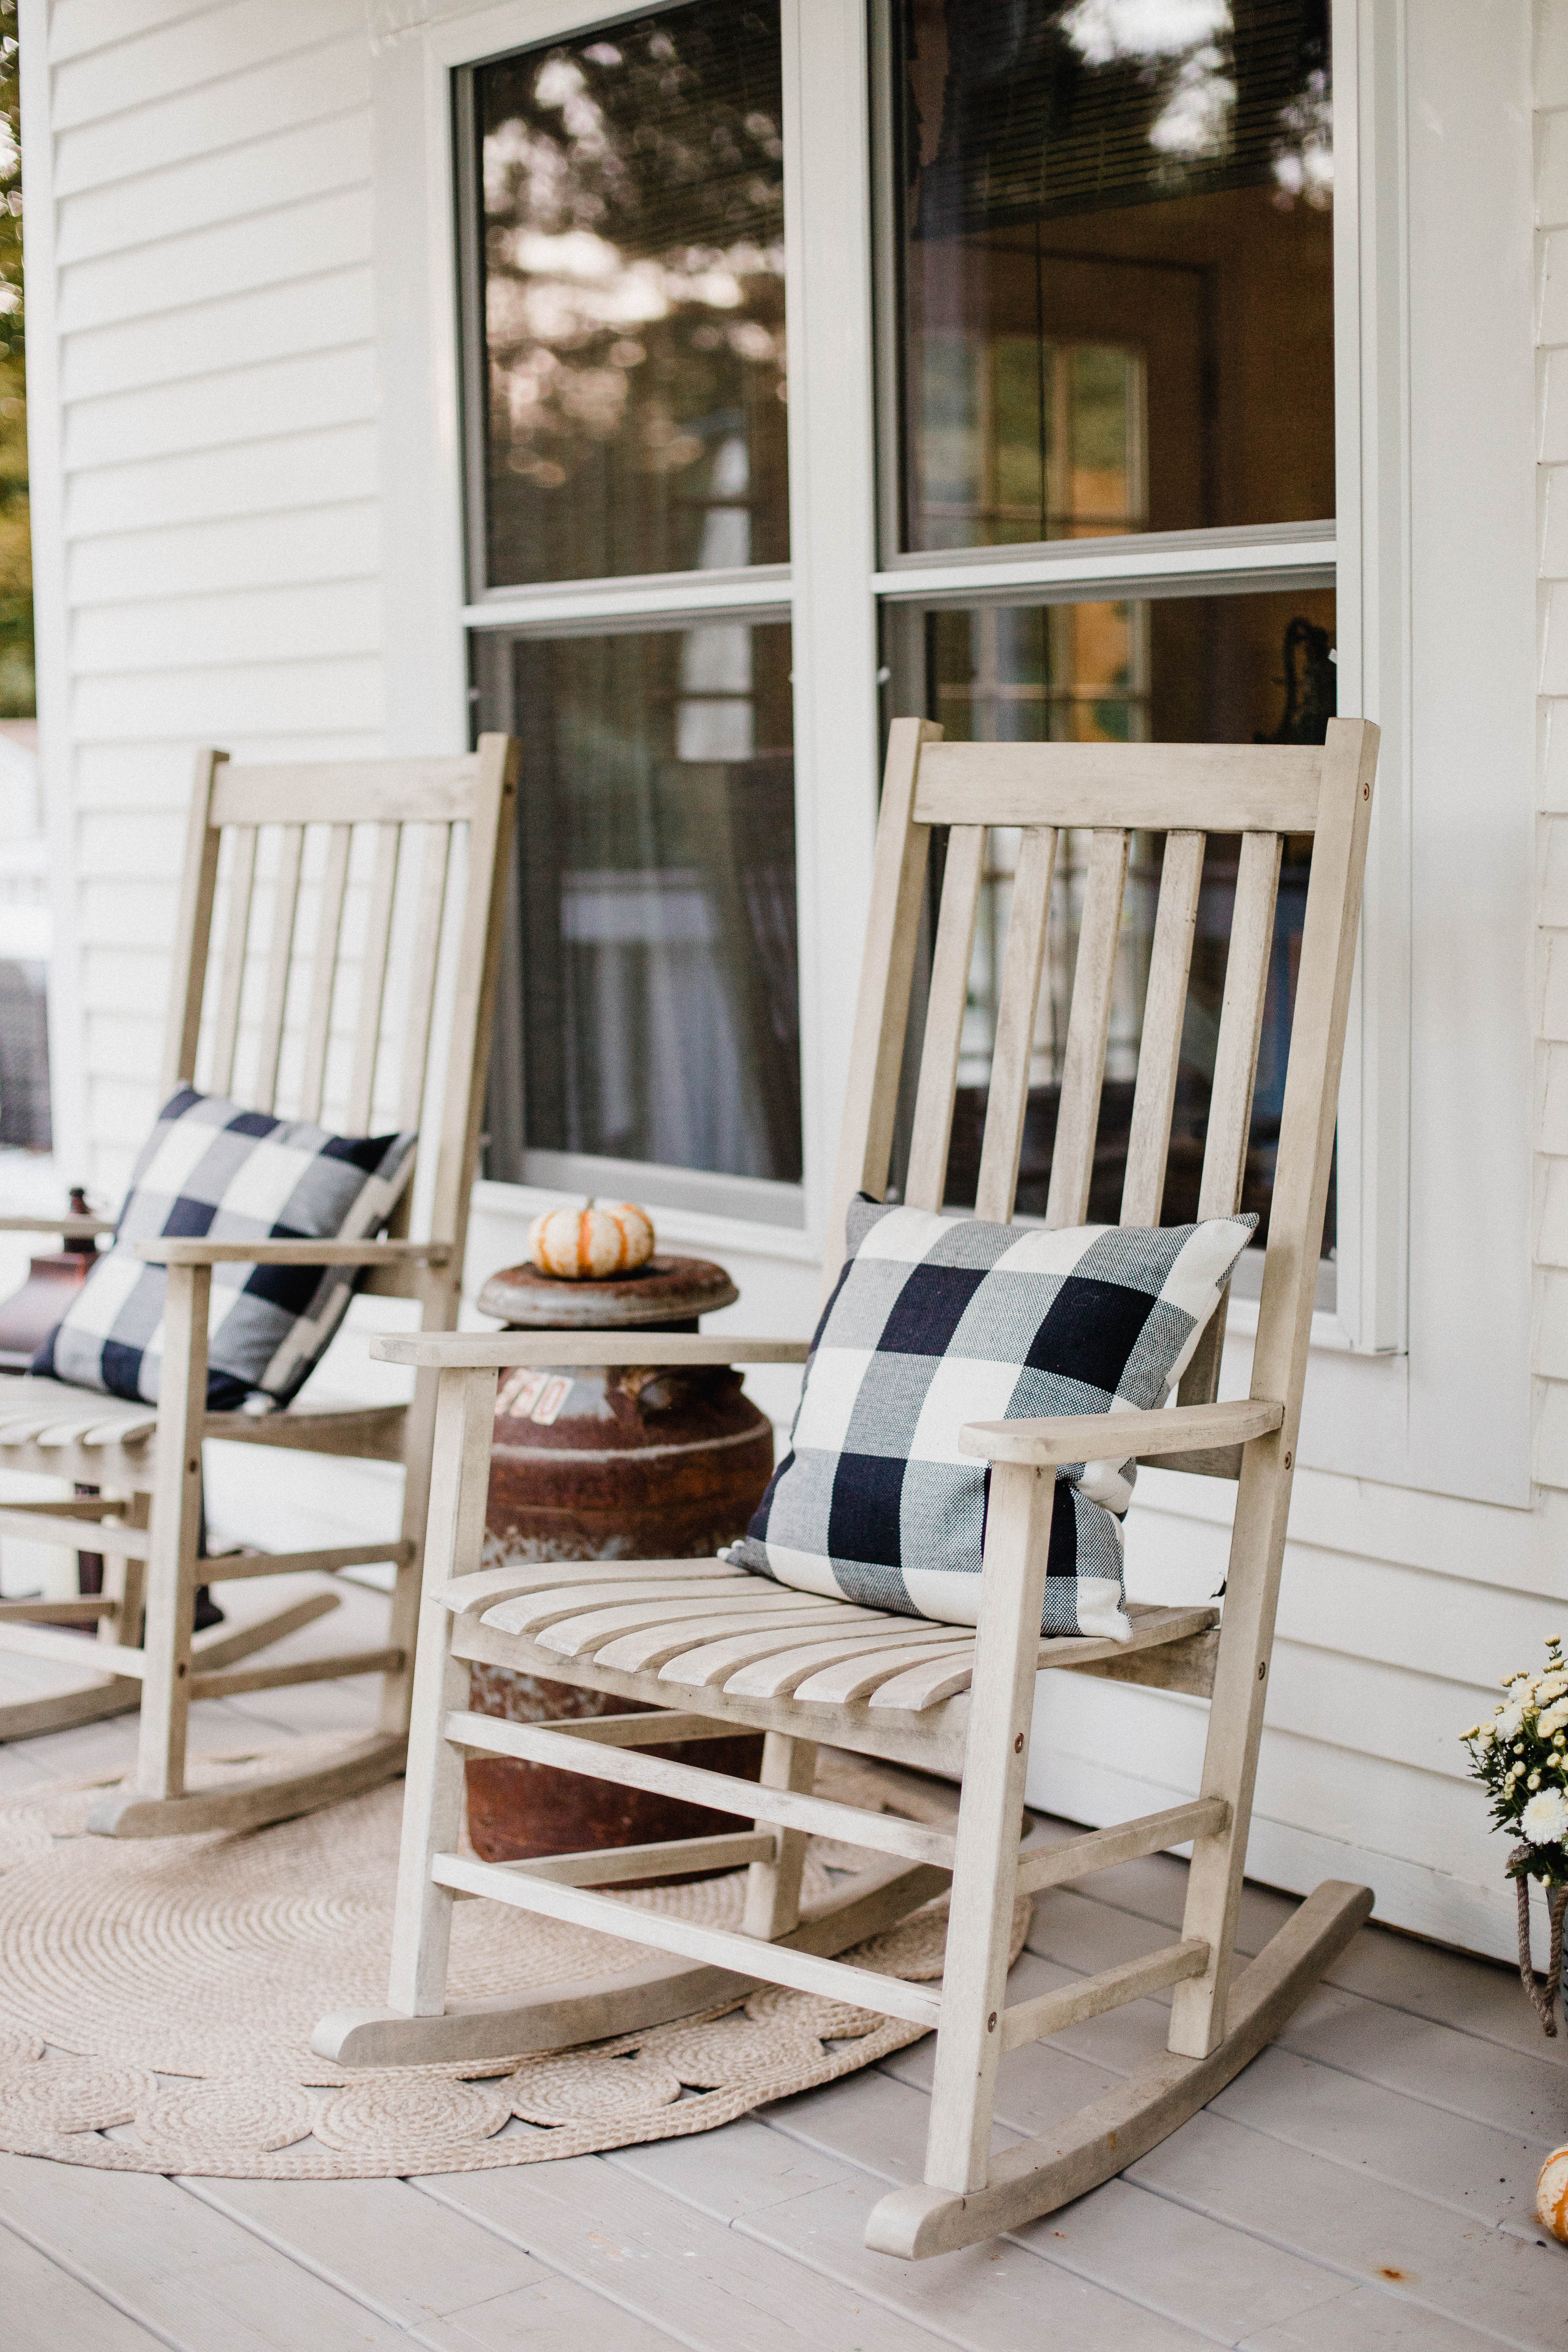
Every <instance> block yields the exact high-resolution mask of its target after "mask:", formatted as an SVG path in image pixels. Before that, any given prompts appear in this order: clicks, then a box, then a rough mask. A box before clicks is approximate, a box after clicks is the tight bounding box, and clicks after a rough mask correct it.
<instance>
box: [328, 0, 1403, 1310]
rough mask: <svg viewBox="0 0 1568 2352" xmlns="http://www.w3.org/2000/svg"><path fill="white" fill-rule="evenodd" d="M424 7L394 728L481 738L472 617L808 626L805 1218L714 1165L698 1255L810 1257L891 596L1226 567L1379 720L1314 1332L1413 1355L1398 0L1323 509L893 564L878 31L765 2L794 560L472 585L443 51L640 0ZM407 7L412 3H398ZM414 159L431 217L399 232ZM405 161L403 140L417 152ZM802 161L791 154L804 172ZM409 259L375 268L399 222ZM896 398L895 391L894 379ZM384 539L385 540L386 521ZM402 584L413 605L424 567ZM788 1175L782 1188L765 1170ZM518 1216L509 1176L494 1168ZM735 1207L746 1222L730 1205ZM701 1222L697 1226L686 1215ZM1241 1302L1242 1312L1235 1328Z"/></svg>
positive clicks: (1064, 592)
mask: <svg viewBox="0 0 1568 2352" xmlns="http://www.w3.org/2000/svg"><path fill="white" fill-rule="evenodd" d="M426 5H427V7H429V8H430V9H431V12H432V13H435V14H436V15H437V21H436V22H434V23H431V22H429V21H426V23H424V24H423V25H419V26H408V27H407V28H406V29H405V30H398V29H395V28H394V29H391V30H389V31H387V32H385V33H384V34H383V35H382V36H381V37H379V39H378V40H377V42H376V44H375V47H376V57H375V82H376V88H375V100H376V119H377V125H378V142H377V143H378V182H379V184H378V190H377V194H378V205H377V212H378V221H379V223H380V224H381V226H379V228H378V237H379V240H380V246H381V251H380V255H379V257H378V258H379V259H380V261H381V264H382V266H381V267H379V268H378V271H377V279H378V302H379V305H380V310H381V317H380V320H379V322H378V323H379V335H380V341H381V348H382V352H383V367H384V412H383V415H384V424H383V436H382V437H383V453H382V465H383V498H384V512H385V515H386V520H387V528H388V532H389V544H395V547H396V550H397V558H398V560H397V562H396V564H395V566H392V565H389V567H388V583H387V592H386V593H387V604H386V614H385V625H386V646H387V664H386V670H387V690H388V733H389V739H390V740H391V743H392V746H393V748H395V749H396V750H411V751H412V750H434V749H437V748H440V749H450V748H452V747H453V746H454V745H456V744H458V743H462V742H466V740H467V737H468V667H467V633H468V630H469V629H470V628H472V627H475V626H484V625H487V624H488V625H498V624H512V623H515V622H518V621H521V620H526V621H529V622H533V623H546V624H554V623H574V624H576V625H582V624H583V623H584V621H587V622H592V621H593V620H594V619H595V618H603V619H605V620H606V621H610V620H616V621H622V622H624V621H625V620H626V619H627V618H629V617H634V616H636V615H638V614H649V615H653V614H661V613H662V614H670V613H673V612H677V611H679V612H682V613H684V612H698V611H704V612H716V611H722V612H726V613H735V614H742V613H745V612H748V611H749V612H753V613H756V614H758V616H759V617H760V616H761V614H763V612H766V613H768V614H770V615H772V614H778V613H780V612H784V611H787V613H788V614H789V616H790V619H791V622H792V626H793V630H794V660H795V777H796V784H795V805H796V819H795V823H796V866H797V876H798V933H799V966H800V975H801V982H800V984H801V1006H800V1024H801V1062H802V1134H803V1150H804V1177H803V1182H802V1186H801V1190H800V1206H801V1223H800V1224H799V1226H798V1227H796V1228H791V1227H789V1226H784V1225H781V1224H779V1223H775V1222H773V1218H772V1217H771V1216H770V1218H769V1219H768V1220H767V1221H766V1222H763V1221H759V1220H757V1219H755V1218H753V1217H748V1216H746V1215H745V1214H744V1210H743V1200H744V1182H743V1180H741V1181H738V1182H737V1184H736V1186H735V1187H734V1188H733V1192H732V1193H731V1194H728V1195H727V1193H726V1191H725V1180H722V1179H713V1180H710V1182H711V1185H712V1191H711V1194H710V1199H711V1210H710V1213H706V1214H704V1215H702V1216H701V1217H700V1219H699V1220H698V1221H697V1223H698V1224H699V1225H700V1228H701V1230H702V1233H703V1234H704V1235H705V1237H706V1238H707V1239H708V1240H709V1241H710V1243H711V1244H712V1245H714V1246H721V1245H724V1244H728V1245H729V1246H730V1247H731V1248H733V1249H737V1250H756V1251H758V1252H759V1253H761V1254H763V1255H769V1256H774V1257H780V1256H782V1257H788V1258H798V1259H802V1260H809V1259H814V1258H819V1257H820V1255H821V1251H822V1246H823V1234H824V1230H825V1226H826V1213H827V1196H828V1191H829V1187H830V1183H831V1176H832V1161H833V1153H834V1149H835V1144H836V1139H837V1123H838V1118H839V1112H840V1108H841V1105H842V1100H843V1090H844V1086H845V1083H846V1078H847V1050H848V1027H849V1023H848V1008H849V1007H850V1006H851V1005H852V1004H853V1003H854V999H855V993H856V989H857V986H858V976H859V974H858V967H859V954H860V940H861V937H862V934H863V928H864V916H865V908H866V905H867V902H868V896H869V887H870V871H871V854H872V845H873V836H874V829H875V817H876V800H877V781H878V771H879V722H878V709H877V668H878V659H879V655H878V615H879V606H880V604H881V603H883V602H884V601H886V602H915V601H925V600H928V599H930V598H931V597H936V596H942V595H943V594H945V595H947V596H950V597H952V596H954V595H956V594H958V593H964V594H968V593H970V592H971V591H972V590H973V589H977V588H979V587H980V586H981V585H982V583H983V584H984V588H985V590H987V591H994V592H998V593H1000V592H1002V591H1005V590H1012V591H1016V590H1017V589H1019V588H1026V589H1029V588H1034V589H1040V588H1043V589H1046V590H1047V591H1048V592H1049V593H1051V594H1052V595H1053V596H1054V597H1068V596H1071V595H1073V594H1074V593H1081V594H1087V595H1092V596H1100V597H1103V596H1104V595H1106V594H1107V593H1115V594H1119V595H1136V594H1137V593H1139V592H1140V590H1141V589H1142V590H1150V589H1158V588H1159V587H1161V586H1162V585H1163V586H1165V587H1166V588H1167V590H1168V589H1169V587H1170V586H1172V585H1173V583H1174V582H1175V581H1176V580H1177V579H1180V581H1181V583H1182V586H1183V588H1184V590H1186V591H1187V592H1188V593H1196V592H1198V591H1200V590H1202V591H1206V592H1207V593H1223V591H1224V590H1225V589H1226V587H1231V588H1235V587H1238V586H1241V585H1243V584H1244V583H1245V584H1247V585H1249V586H1254V587H1258V588H1261V587H1263V586H1264V585H1265V584H1267V585H1268V586H1270V587H1278V588H1281V589H1284V588H1289V587H1293V586H1302V585H1307V584H1313V585H1318V584H1325V583H1328V582H1333V583H1335V584H1336V585H1337V592H1338V613H1339V620H1338V642H1339V688H1340V708H1341V709H1342V711H1343V712H1345V713H1346V714H1347V715H1365V716H1368V717H1372V718H1374V719H1377V720H1378V721H1379V723H1380V724H1381V726H1382V727H1383V730H1384V753H1383V761H1382V767H1381V771H1380V778H1379V790H1378V809H1377V813H1376V815H1375V817H1374V826H1373V852H1372V857H1371V862H1370V866H1369V871H1368V881H1367V900H1366V913H1365V917H1364V919H1363V945H1362V955H1361V958H1360V961H1359V964H1358V977H1357V982H1356V994H1355V999H1354V1002H1353V1003H1352V1013H1351V1024H1350V1037H1349V1043H1348V1047H1347V1054H1346V1064H1345V1074H1344V1082H1343V1086H1342V1093H1341V1101H1340V1130H1339V1180H1338V1181H1339V1202H1340V1209H1339V1221H1340V1228H1339V1239H1338V1282H1337V1297H1336V1303H1335V1306H1334V1308H1333V1310H1332V1311H1331V1312H1324V1313H1321V1314H1320V1315H1319V1316H1318V1317H1317V1318H1316V1324H1315V1331H1314V1338H1315V1339H1316V1340H1317V1341H1318V1342H1319V1343H1320V1344H1326V1345H1328V1346H1331V1347H1335V1348H1338V1349H1349V1350H1353V1351H1355V1352H1357V1353H1366V1354H1387V1353H1392V1352H1394V1351H1397V1350H1399V1349H1403V1347H1404V1345H1405V1292H1406V1263H1407V1243H1406V1211H1405V1201H1406V1193H1407V1190H1408V1104H1407V1097H1408V1065H1409V1020H1410V1013H1409V980H1408V969H1409V907H1408V865H1409V857H1408V839H1409V835H1408V808H1407V803H1408V787H1407V782H1406V772H1407V764H1408V751H1407V746H1408V734H1409V730H1408V719H1407V714H1406V707H1405V706H1406V698H1407V677H1408V660H1407V652H1406V649H1407V646H1408V602H1409V598H1408V572H1409V559H1408V530H1409V522H1408V499H1407V497H1406V493H1405V481H1406V474H1407V458H1406V422H1405V420H1406V417H1407V413H1408V400H1407V396H1406V375H1407V365H1408V362H1407V335H1406V331H1405V258H1404V256H1405V210H1404V200H1403V188H1404V184H1405V136H1404V114H1403V89H1404V0H1333V9H1332V35H1333V45H1334V81H1335V148H1336V188H1335V208H1334V233H1335V334H1336V379H1337V396H1336V397H1337V416H1336V440H1337V457H1338V463H1337V468H1336V475H1337V482H1338V503H1339V515H1338V519H1337V522H1336V523H1318V524H1306V525H1282V526H1271V527H1263V528H1261V529H1254V530H1214V531H1203V532H1182V533H1160V534H1149V535H1146V536H1140V537H1136V538H1131V539H1121V540H1117V541H1112V542H1106V541H1058V542H1055V543H1053V544H1052V545H1051V546H1050V547H1048V548H1047V549H1045V550H1043V551H1037V552H1033V553H1031V554H1030V555H1028V556H1026V557H1018V556H1016V555H1013V554H1012V553H1011V552H1010V551H997V552H995V553H994V554H993V553H989V552H987V553H984V554H961V555H955V556H945V555H944V556H942V557H940V558H936V559H928V558H926V557H924V556H896V557H889V558H888V559H887V560H886V561H885V562H881V561H879V546H878V514H877V498H876V488H875V486H876V481H877V463H876V457H877V434H876V420H877V404H878V384H877V377H876V352H875V348H874V341H875V339H874V335H873V219H872V168H873V157H872V152H871V149H872V140H871V106H870V103H869V102H868V100H869V97H870V94H871V92H872V82H871V74H872V65H873V59H872V55H871V49H872V42H871V38H870V35H869V29H868V9H867V8H866V6H865V5H864V0H782V5H781V16H782V31H783V68H784V218H785V299H786V305H787V316H788V321H789V344H790V373H791V380H792V383H795V384H797V385H805V384H808V385H809V386H810V397H809V398H805V399H803V398H800V397H796V398H795V400H793V401H792V402H791V404H790V412H789V461H790V536H791V555H792V561H791V562H790V563H789V565H787V566H770V567H767V568H766V570H765V571H764V570H763V569H762V568H759V569H758V570H756V571H755V572H749V573H746V574H744V575H737V576H736V577H735V578H733V579H713V578H711V577H710V576H707V575H704V576H702V577H701V578H700V580H691V581H689V582H688V581H686V580H682V579H678V578H673V577H669V576H665V577H661V578H659V579H657V580H650V581H644V582H639V581H626V580H616V581H605V582H589V583H564V584H561V585H551V586H546V587H542V588H537V589H535V588H527V589H520V590H508V591H498V592H493V593H490V594H489V595H487V596H485V597H484V598H483V599H482V600H481V601H480V602H479V603H474V602H471V601H470V600H469V598H468V594H467V591H466V585H465V564H464V495H463V491H464V484H463V451H462V446H461V444H462V433H461V401H460V389H459V369H460V361H459V329H458V275H457V238H456V234H455V222H454V217H453V210H452V204H453V190H454V187H455V184H456V177H455V159H454V154H453V141H452V102H451V78H452V75H453V72H454V70H455V69H456V68H459V67H462V66H467V65H472V64H475V63H477V62H479V61H480V60H482V59H484V58H492V57H497V56H500V55H504V54H506V53H507V52H509V51H512V50H517V49H521V48H524V47H529V46H531V45H532V44H535V43H539V42H543V41H548V40H551V39H555V38H563V37H570V36H572V35H574V34H576V33H579V32H583V31H585V30H587V29H588V28H590V27H591V26H598V25H604V24H613V23H614V22H616V20H617V19H624V18H626V17H630V16H641V15H644V14H646V13H647V5H648V0H643V5H639V6H633V7H619V8H617V7H615V6H613V5H612V6H608V7H606V6H605V5H604V0H491V5H482V6H477V7H476V6H473V5H463V0H448V5H447V6H446V8H445V9H443V7H442V0H426ZM389 13H392V14H398V13H401V12H389ZM419 157H422V158H423V182H424V198H425V215H426V223H427V235H426V240H425V245H424V249H423V251H422V252H413V251H410V250H409V242H410V241H409V240H408V239H407V236H406V225H407V222H408V218H409V208H408V197H409V194H410V175H411V172H415V173H416V172H417V169H418V165H417V159H418V158H419ZM411 159H414V160H412V161H411ZM808 166H809V168H808ZM394 239H397V240H398V241H399V243H398V249H397V251H396V255H395V261H394V259H393V240H394ZM884 397H885V394H884ZM393 534H395V539H394V538H393ZM411 582H417V583H419V588H418V590H417V592H416V593H411V591H410V583H411ZM777 1189H781V1188H770V1190H777ZM486 1190H487V1192H488V1193H490V1194H492V1195H501V1194H507V1195H512V1196H514V1197H515V1200H516V1203H517V1206H518V1208H519V1209H520V1210H521V1209H522V1208H524V1207H525V1206H530V1205H531V1202H532V1200H533V1198H534V1197H535V1196H534V1195H533V1194H532V1193H531V1191H530V1190H529V1188H525V1187H522V1186H516V1187H501V1186H487V1188H486ZM727 1200H729V1201H730V1202H732V1205H733V1206H734V1207H737V1208H740V1209H741V1210H742V1213H740V1214H738V1215H737V1214H731V1213H726V1202H727ZM688 1228H690V1229H691V1231H692V1237H693V1238H696V1237H697V1232H696V1228H695V1227H694V1226H693V1225H692V1221H691V1220H690V1219H689V1218H688V1219H686V1220H685V1221H684V1222H683V1230H687V1229H688ZM1243 1319H1245V1318H1244V1317H1243Z"/></svg>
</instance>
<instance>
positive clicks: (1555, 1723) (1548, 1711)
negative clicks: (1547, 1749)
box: [1536, 1701, 1568, 1739]
mask: <svg viewBox="0 0 1568 2352" xmlns="http://www.w3.org/2000/svg"><path fill="white" fill-rule="evenodd" d="M1565 1723H1568V1705H1564V1704H1563V1702H1562V1701H1559V1702H1558V1704H1557V1706H1549V1707H1545V1708H1543V1709H1542V1717H1541V1720H1540V1722H1539V1723H1538V1724H1537V1725H1536V1729H1537V1731H1539V1733H1540V1734H1541V1737H1542V1739H1550V1738H1551V1737H1552V1733H1553V1732H1554V1731H1561V1730H1562V1728H1563V1725H1564V1724H1565Z"/></svg>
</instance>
